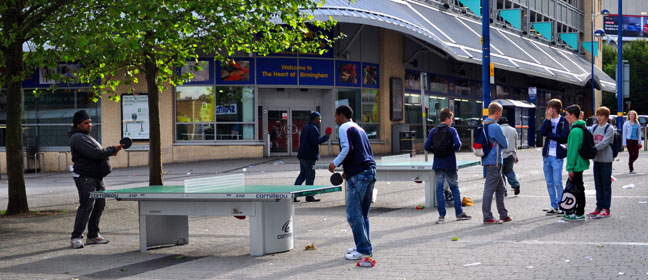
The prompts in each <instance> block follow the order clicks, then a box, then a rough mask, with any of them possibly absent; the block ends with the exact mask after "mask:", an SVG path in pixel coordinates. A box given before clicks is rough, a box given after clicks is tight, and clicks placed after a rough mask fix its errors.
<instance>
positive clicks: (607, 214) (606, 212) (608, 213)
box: [592, 209, 610, 219]
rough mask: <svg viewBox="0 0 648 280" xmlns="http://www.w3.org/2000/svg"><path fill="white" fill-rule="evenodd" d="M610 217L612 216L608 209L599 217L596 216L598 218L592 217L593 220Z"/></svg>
mask: <svg viewBox="0 0 648 280" xmlns="http://www.w3.org/2000/svg"><path fill="white" fill-rule="evenodd" d="M609 216H610V211H608V210H607V209H603V210H601V212H600V213H599V214H598V215H596V217H592V219H600V218H607V217H609Z"/></svg>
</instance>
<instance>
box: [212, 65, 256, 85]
mask: <svg viewBox="0 0 648 280" xmlns="http://www.w3.org/2000/svg"><path fill="white" fill-rule="evenodd" d="M252 68H253V62H252V60H251V59H249V58H232V60H231V61H229V62H227V63H222V64H219V65H218V67H217V75H216V83H217V84H225V85H231V84H254V75H253V73H254V71H253V70H252Z"/></svg>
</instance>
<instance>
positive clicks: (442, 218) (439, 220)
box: [436, 216, 445, 224]
mask: <svg viewBox="0 0 648 280" xmlns="http://www.w3.org/2000/svg"><path fill="white" fill-rule="evenodd" d="M443 222H445V216H439V219H438V220H437V221H436V223H437V224H441V223H443Z"/></svg>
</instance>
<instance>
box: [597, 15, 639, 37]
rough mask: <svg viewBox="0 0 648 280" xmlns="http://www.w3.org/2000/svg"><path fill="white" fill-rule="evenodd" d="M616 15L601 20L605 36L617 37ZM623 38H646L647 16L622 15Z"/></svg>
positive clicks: (617, 18) (617, 19)
mask: <svg viewBox="0 0 648 280" xmlns="http://www.w3.org/2000/svg"><path fill="white" fill-rule="evenodd" d="M618 23H619V16H618V15H609V16H605V17H604V18H603V30H605V34H606V35H618V33H619V32H618V30H619V27H618ZM622 27H623V36H624V37H625V36H628V37H648V16H634V15H623V26H622Z"/></svg>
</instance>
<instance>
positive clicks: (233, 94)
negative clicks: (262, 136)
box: [216, 87, 255, 140]
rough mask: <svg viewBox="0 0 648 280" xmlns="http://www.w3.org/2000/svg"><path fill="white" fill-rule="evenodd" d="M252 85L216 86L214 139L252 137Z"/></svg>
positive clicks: (250, 138) (244, 138) (243, 138)
mask: <svg viewBox="0 0 648 280" xmlns="http://www.w3.org/2000/svg"><path fill="white" fill-rule="evenodd" d="M254 111H255V109H254V87H217V88H216V131H217V132H216V139H217V140H253V139H254Z"/></svg>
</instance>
